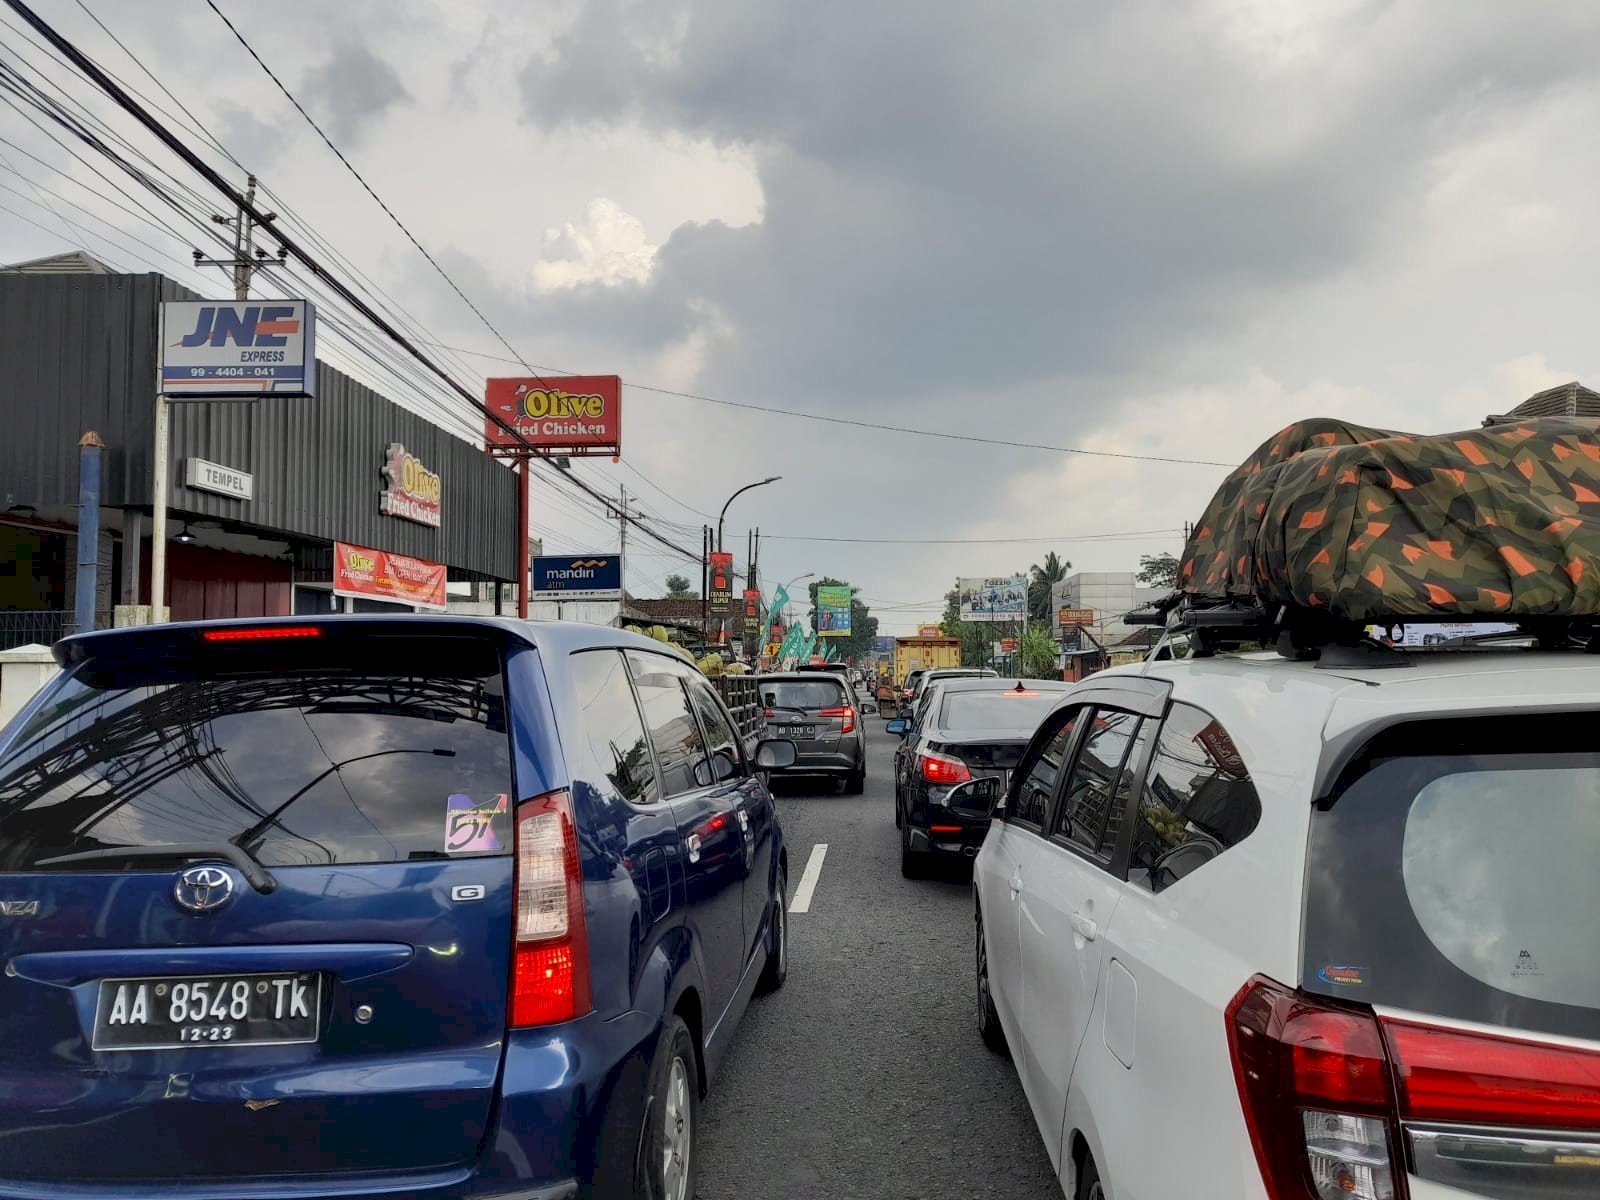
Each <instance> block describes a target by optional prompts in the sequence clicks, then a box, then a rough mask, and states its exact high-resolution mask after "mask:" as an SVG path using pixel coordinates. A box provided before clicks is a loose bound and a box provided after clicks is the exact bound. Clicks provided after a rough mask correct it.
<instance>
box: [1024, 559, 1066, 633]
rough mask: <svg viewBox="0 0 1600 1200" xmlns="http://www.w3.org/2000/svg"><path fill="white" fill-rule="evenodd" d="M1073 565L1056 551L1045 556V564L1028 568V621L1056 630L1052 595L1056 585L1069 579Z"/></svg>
mask: <svg viewBox="0 0 1600 1200" xmlns="http://www.w3.org/2000/svg"><path fill="white" fill-rule="evenodd" d="M1071 570H1072V563H1070V562H1068V561H1067V560H1066V559H1063V558H1061V557H1060V556H1059V555H1057V554H1056V552H1055V551H1054V550H1052V551H1050V553H1049V554H1046V555H1045V556H1044V562H1043V563H1034V564H1033V566H1031V567H1029V568H1028V620H1029V621H1037V622H1038V623H1039V624H1041V625H1043V626H1045V627H1047V628H1054V627H1055V622H1056V615H1055V613H1053V612H1051V611H1050V593H1051V589H1052V588H1053V587H1054V585H1056V584H1058V583H1060V582H1061V581H1062V580H1063V579H1065V578H1066V577H1067V572H1069V571H1071Z"/></svg>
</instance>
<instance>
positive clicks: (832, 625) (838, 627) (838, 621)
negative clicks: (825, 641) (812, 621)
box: [817, 583, 850, 637]
mask: <svg viewBox="0 0 1600 1200" xmlns="http://www.w3.org/2000/svg"><path fill="white" fill-rule="evenodd" d="M817 636H818V637H849V636H850V585H849V584H848V583H838V584H833V583H829V584H823V585H821V586H820V587H818V588H817Z"/></svg>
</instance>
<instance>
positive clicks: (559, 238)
mask: <svg viewBox="0 0 1600 1200" xmlns="http://www.w3.org/2000/svg"><path fill="white" fill-rule="evenodd" d="M658 249H659V247H657V246H652V245H651V244H650V240H649V237H648V235H647V234H646V233H645V228H644V222H642V221H640V220H639V219H638V218H637V217H632V216H629V215H628V214H627V213H625V212H623V211H622V208H621V206H620V205H618V204H616V203H615V202H614V201H611V200H606V199H604V198H601V199H598V200H591V201H589V204H588V206H587V207H586V208H585V210H584V218H583V221H582V222H581V223H578V224H574V223H572V222H570V221H569V222H567V223H566V224H565V225H562V226H561V227H559V228H555V229H546V230H545V232H544V256H543V257H542V258H541V259H540V260H539V261H538V262H536V263H534V265H533V281H534V283H535V284H536V285H537V286H538V287H540V288H542V289H544V290H545V291H553V290H556V289H559V288H571V287H576V286H578V285H579V284H580V283H599V284H604V285H605V286H607V287H614V286H616V285H617V284H621V283H644V282H645V281H647V280H648V279H649V278H650V271H651V268H652V267H653V266H654V265H655V261H656V251H657V250H658Z"/></svg>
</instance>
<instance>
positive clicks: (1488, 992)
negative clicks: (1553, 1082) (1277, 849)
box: [1304, 714, 1600, 1038]
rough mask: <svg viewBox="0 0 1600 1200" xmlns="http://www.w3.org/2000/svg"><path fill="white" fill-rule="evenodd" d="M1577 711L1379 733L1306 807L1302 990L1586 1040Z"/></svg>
mask: <svg viewBox="0 0 1600 1200" xmlns="http://www.w3.org/2000/svg"><path fill="white" fill-rule="evenodd" d="M1595 724H1596V719H1595V716H1594V715H1592V714H1566V715H1560V714H1557V715H1541V716H1538V717H1500V718H1495V719H1493V720H1484V719H1470V720H1459V721H1436V722H1422V723H1414V724H1409V725H1406V726H1402V727H1400V728H1398V729H1393V730H1389V731H1386V732H1385V733H1384V734H1383V735H1381V736H1380V737H1379V738H1377V739H1375V741H1374V742H1373V743H1372V744H1371V745H1369V746H1368V747H1367V748H1366V750H1365V751H1364V752H1363V754H1362V756H1361V758H1360V759H1359V760H1358V761H1357V762H1356V763H1355V764H1354V765H1353V766H1352V767H1351V768H1350V769H1349V770H1348V771H1346V772H1345V775H1344V778H1343V779H1342V780H1341V782H1340V785H1339V787H1338V789H1337V790H1336V799H1334V800H1333V801H1332V802H1331V803H1325V804H1322V805H1319V807H1318V811H1317V812H1316V813H1315V814H1314V817H1313V823H1312V833H1311V844H1310V869H1309V872H1308V877H1307V878H1308V892H1307V907H1306V933H1305V944H1306V950H1305V977H1304V983H1305V986H1306V987H1307V988H1309V989H1310V990H1312V991H1316V992H1321V993H1323V994H1325V995H1331V996H1339V997H1342V998H1345V999H1350V1000H1360V1001H1364V1002H1366V1003H1370V1004H1377V1005H1385V1006H1389V1007H1393V1008H1401V1009H1409V1010H1412V1011H1415V1012H1419V1013H1424V1014H1429V1015H1436V1016H1442V1017H1448V1018H1454V1019H1458V1020H1466V1021H1478V1022H1483V1023H1487V1024H1494V1025H1503V1026H1509V1027H1513V1028H1518V1029H1526V1030H1531V1031H1537V1032H1545V1033H1555V1034H1565V1035H1569V1036H1574V1037H1585V1038H1595V1037H1600V934H1597V933H1596V925H1595V914H1596V913H1597V912H1600V871H1597V870H1596V869H1595V862H1596V859H1597V855H1600V752H1597V751H1595V750H1593V749H1588V748H1586V747H1589V746H1592V745H1593V744H1594V741H1595V738H1594V734H1595Z"/></svg>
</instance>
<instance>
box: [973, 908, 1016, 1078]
mask: <svg viewBox="0 0 1600 1200" xmlns="http://www.w3.org/2000/svg"><path fill="white" fill-rule="evenodd" d="M977 926H978V938H977V954H976V957H977V977H978V1032H979V1034H981V1035H982V1036H983V1044H984V1045H985V1046H987V1047H989V1049H991V1050H993V1051H994V1052H995V1053H996V1054H1007V1055H1009V1054H1010V1052H1011V1051H1010V1048H1009V1047H1008V1046H1007V1045H1006V1033H1005V1030H1003V1029H1001V1028H1000V1013H999V1012H998V1011H997V1010H996V1009H995V1006H994V993H993V992H992V991H991V989H990V985H989V945H988V943H987V942H986V941H985V940H984V936H983V918H982V917H981V916H979V917H978V919H977Z"/></svg>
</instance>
